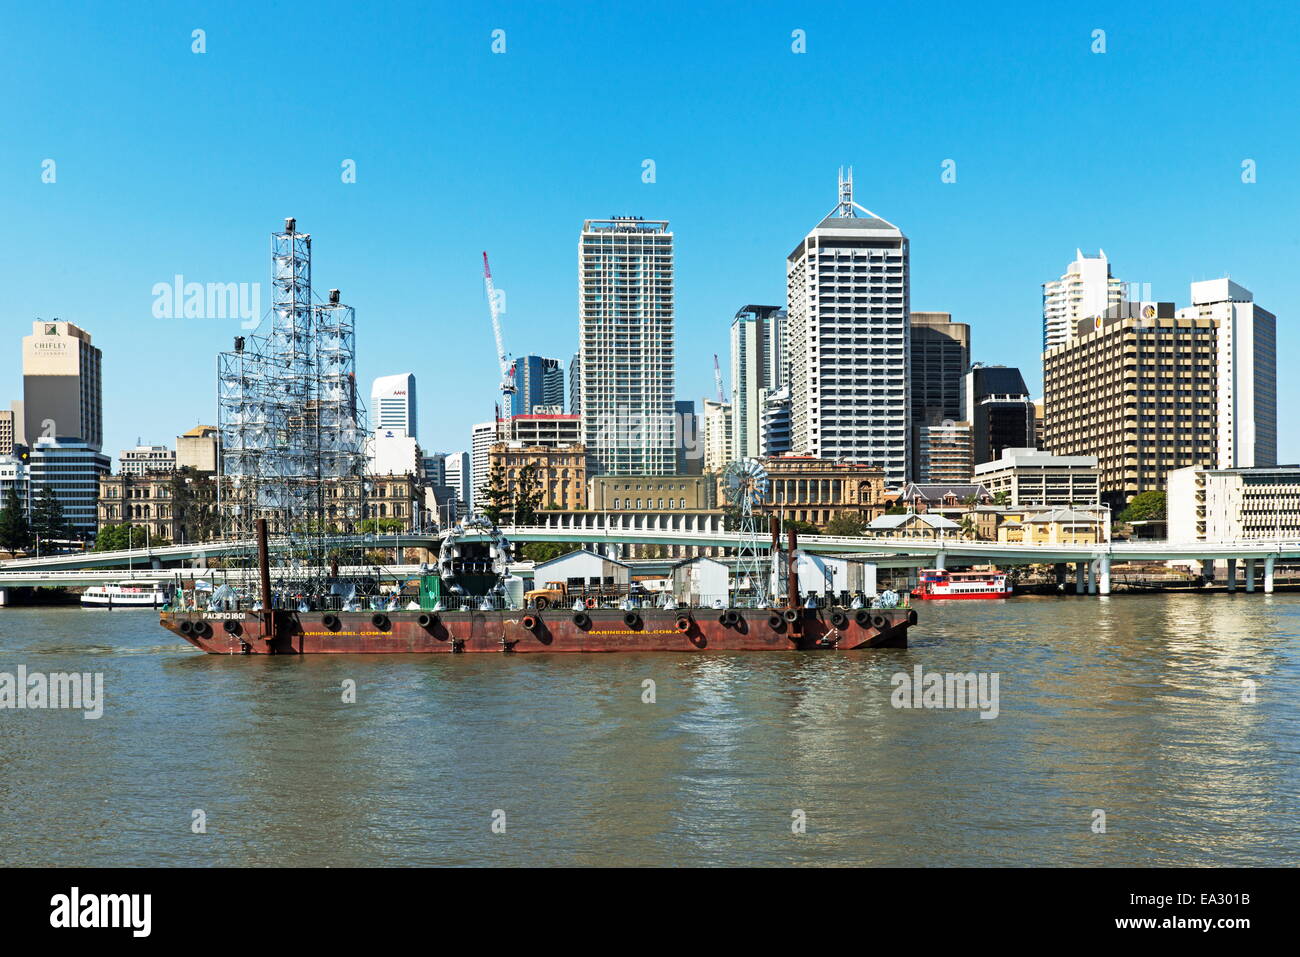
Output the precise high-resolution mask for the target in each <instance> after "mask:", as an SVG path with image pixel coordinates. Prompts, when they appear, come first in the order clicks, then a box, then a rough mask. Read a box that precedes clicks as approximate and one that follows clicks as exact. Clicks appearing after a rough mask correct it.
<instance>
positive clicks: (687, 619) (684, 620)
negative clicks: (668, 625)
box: [673, 615, 691, 635]
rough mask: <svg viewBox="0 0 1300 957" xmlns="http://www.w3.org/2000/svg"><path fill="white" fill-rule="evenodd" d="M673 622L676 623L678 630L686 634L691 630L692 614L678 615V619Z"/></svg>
mask: <svg viewBox="0 0 1300 957" xmlns="http://www.w3.org/2000/svg"><path fill="white" fill-rule="evenodd" d="M673 624H674V625H676V627H677V630H678V631H680V632H681V633H682V634H683V635H684V634H686V633H687V632H688V631H690V630H691V616H690V615H678V616H677V621H675V622H674V623H673Z"/></svg>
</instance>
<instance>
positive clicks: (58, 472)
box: [27, 437, 111, 539]
mask: <svg viewBox="0 0 1300 957" xmlns="http://www.w3.org/2000/svg"><path fill="white" fill-rule="evenodd" d="M110 465H111V463H110V460H109V457H108V456H107V455H105V454H104V453H103V452H101V451H99V449H97V448H95V447H94V446H92V445H91V444H90V443H89V442H83V441H81V440H80V439H63V438H48V437H41V438H38V439H37V440H36V441H35V442H34V443H32V446H31V451H30V453H29V456H28V461H27V474H28V478H29V481H30V487H31V496H32V503H33V505H34V504H35V503H36V500H37V499H39V498H40V496H41V494H42V493H43V492H44V491H45V490H46V489H49V490H50V491H52V492H53V493H54V497H55V498H57V499H58V500H59V504H60V505H61V506H62V507H63V521H64V524H65V525H66V526H67V530H68V534H69V536H70V537H73V538H78V537H84V538H87V539H89V538H93V537H94V535H95V530H96V529H97V528H98V527H99V515H98V510H97V508H96V503H97V501H98V500H99V480H100V478H101V477H102V476H104V475H107V474H109V472H110V471H111V469H110Z"/></svg>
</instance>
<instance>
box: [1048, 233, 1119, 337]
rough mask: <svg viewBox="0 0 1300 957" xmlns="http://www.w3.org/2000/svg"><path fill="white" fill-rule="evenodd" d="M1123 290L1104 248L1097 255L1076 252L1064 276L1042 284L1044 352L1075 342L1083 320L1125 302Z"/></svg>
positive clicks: (1101, 313) (1100, 314)
mask: <svg viewBox="0 0 1300 957" xmlns="http://www.w3.org/2000/svg"><path fill="white" fill-rule="evenodd" d="M1124 288H1125V287H1124V283H1123V282H1121V281H1120V280H1118V279H1116V278H1114V277H1113V276H1111V274H1110V261H1109V260H1108V259H1107V258H1106V251H1105V250H1104V249H1103V250H1101V252H1100V254H1099V255H1097V256H1085V255H1084V254H1083V250H1081V249H1076V250H1075V251H1074V262H1072V263H1070V265H1069V266H1067V267H1066V268H1065V275H1063V276H1062V277H1061V278H1060V279H1053V280H1051V281H1050V282H1045V283H1043V351H1044V352H1046V351H1047V350H1049V349H1055V348H1056V347H1057V346H1062V345H1065V344H1066V343H1067V342H1069V341H1070V340H1071V339H1073V338H1074V335H1075V327H1076V326H1077V325H1078V322H1079V320H1080V319H1093V318H1095V317H1097V316H1104V315H1105V314H1106V310H1107V309H1109V308H1110V307H1111V306H1118V305H1120V304H1121V303H1122V302H1124V299H1125V295H1124Z"/></svg>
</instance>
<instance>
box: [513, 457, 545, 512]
mask: <svg viewBox="0 0 1300 957" xmlns="http://www.w3.org/2000/svg"><path fill="white" fill-rule="evenodd" d="M541 504H542V478H541V475H540V474H538V470H537V466H536V465H534V464H533V463H532V462H529V463H527V464H526V465H525V466H524V467H523V468H521V469H520V470H519V475H518V476H517V478H516V480H515V494H514V502H513V503H512V513H513V514H512V516H511V517H512V518H513V520H514V522H513V523H514V524H515V525H531V524H533V522H534V521H535V520H536V518H537V509H538V507H539V506H540V505H541Z"/></svg>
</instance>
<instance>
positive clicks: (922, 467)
mask: <svg viewBox="0 0 1300 957" xmlns="http://www.w3.org/2000/svg"><path fill="white" fill-rule="evenodd" d="M911 320H912V332H911V340H912V356H911V384H910V389H911V398H912V472H911V476H912V481H914V482H921V483H939V482H945V481H946V482H957V483H965V482H969V481H970V477H971V470H972V469H973V468H974V462H973V460H972V459H971V456H970V454H969V453H970V452H971V443H972V441H973V437H972V435H971V429H970V423H969V422H967V421H966V419H965V415H966V410H965V408H964V406H963V404H962V383H963V380H964V378H965V375H966V370H967V369H968V368H969V367H970V326H969V325H967V324H966V323H964V322H953V321H952V314H951V313H947V312H914V313H912V316H911ZM937 476H941V477H937Z"/></svg>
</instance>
